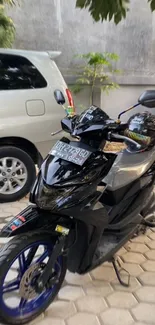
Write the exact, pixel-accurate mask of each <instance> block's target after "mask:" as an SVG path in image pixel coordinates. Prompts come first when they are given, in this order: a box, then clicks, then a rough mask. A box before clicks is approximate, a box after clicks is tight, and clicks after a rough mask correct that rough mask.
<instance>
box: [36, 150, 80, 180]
mask: <svg viewBox="0 0 155 325" xmlns="http://www.w3.org/2000/svg"><path fill="white" fill-rule="evenodd" d="M82 169H83V167H81V166H78V165H75V164H73V163H70V162H67V161H65V160H63V159H61V158H57V157H54V156H52V155H49V156H48V157H47V158H46V160H45V161H44V163H43V164H42V167H41V174H42V178H43V180H44V182H45V183H46V184H47V185H49V186H51V185H56V184H60V183H63V182H65V181H68V180H71V179H75V178H78V176H80V174H81V171H82Z"/></svg>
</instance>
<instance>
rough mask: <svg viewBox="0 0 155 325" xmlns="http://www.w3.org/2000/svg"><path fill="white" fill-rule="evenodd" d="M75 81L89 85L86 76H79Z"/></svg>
mask: <svg viewBox="0 0 155 325" xmlns="http://www.w3.org/2000/svg"><path fill="white" fill-rule="evenodd" d="M76 83H77V84H83V85H84V84H87V85H90V80H89V79H87V78H79V79H77V80H76Z"/></svg>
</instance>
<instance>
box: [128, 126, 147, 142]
mask: <svg viewBox="0 0 155 325" xmlns="http://www.w3.org/2000/svg"><path fill="white" fill-rule="evenodd" d="M124 134H125V135H126V136H127V137H128V138H130V139H132V140H135V141H138V142H139V143H140V144H144V145H149V144H150V142H151V138H150V137H148V136H145V135H142V134H138V133H135V132H133V131H130V130H129V129H126V130H125V132H124Z"/></svg>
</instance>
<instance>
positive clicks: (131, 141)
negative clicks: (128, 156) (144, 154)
mask: <svg viewBox="0 0 155 325" xmlns="http://www.w3.org/2000/svg"><path fill="white" fill-rule="evenodd" d="M113 139H116V140H122V141H126V142H130V143H131V144H133V145H135V146H136V147H137V149H140V148H141V145H140V144H139V143H138V142H136V141H134V140H132V139H130V138H128V137H126V136H124V135H119V134H115V133H112V132H109V133H108V140H109V141H112V140H113Z"/></svg>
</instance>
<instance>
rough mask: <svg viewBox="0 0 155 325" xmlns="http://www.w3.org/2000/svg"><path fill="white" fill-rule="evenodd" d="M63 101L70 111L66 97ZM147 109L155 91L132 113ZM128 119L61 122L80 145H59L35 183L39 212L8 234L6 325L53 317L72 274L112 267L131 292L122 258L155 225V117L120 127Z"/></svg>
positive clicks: (65, 141) (2, 268)
mask: <svg viewBox="0 0 155 325" xmlns="http://www.w3.org/2000/svg"><path fill="white" fill-rule="evenodd" d="M55 98H56V101H57V103H58V104H60V105H62V106H63V105H64V104H65V99H64V96H63V94H62V93H61V92H60V91H59V90H56V91H55ZM140 104H141V105H144V106H146V107H149V108H152V107H155V91H147V92H145V93H144V94H142V96H141V97H140V98H139V102H138V104H136V105H134V106H132V107H131V108H130V109H132V108H134V107H136V106H137V105H140ZM127 111H128V110H127ZM123 113H125V111H124V112H122V113H121V114H120V115H119V118H118V120H117V121H114V120H112V119H110V118H109V116H108V115H107V114H106V113H105V112H104V111H103V110H101V109H100V108H98V107H96V106H92V107H90V108H89V109H87V110H86V111H84V112H83V113H82V114H80V115H75V116H72V117H71V116H69V115H68V116H66V117H65V118H64V119H63V120H62V121H61V125H62V130H63V131H65V132H68V133H69V134H70V135H71V136H72V138H71V137H69V138H66V137H62V139H61V140H60V141H58V142H57V143H56V144H55V146H54V147H53V149H52V150H51V152H50V153H49V154H48V156H47V157H46V159H45V160H44V162H43V164H42V166H41V169H40V171H39V173H38V176H37V179H36V181H35V183H34V186H33V189H32V191H31V194H30V202H31V203H32V205H30V206H28V207H27V208H26V209H25V210H23V211H21V212H20V214H19V215H17V216H16V217H14V218H13V219H12V220H11V221H10V222H9V223H8V224H7V225H6V226H5V227H4V228H3V229H2V231H1V233H0V236H1V237H13V238H12V239H11V240H10V241H9V242H8V243H7V244H6V245H4V246H3V248H2V249H1V251H0V322H1V321H2V322H3V323H7V324H25V323H27V322H29V321H31V320H32V319H34V318H35V317H37V316H38V315H39V314H41V313H42V312H43V311H45V309H46V308H47V307H48V306H49V305H50V304H51V302H52V301H53V300H54V298H55V297H56V295H57V294H58V291H59V290H60V288H61V285H62V283H63V280H64V278H65V274H66V270H67V269H68V270H69V271H70V272H77V273H79V274H85V273H87V272H90V271H91V270H93V269H94V268H96V267H97V266H98V265H100V264H102V263H104V262H106V261H108V262H112V263H113V266H114V269H115V271H116V274H117V277H118V280H119V281H120V283H121V284H122V285H124V286H128V285H129V283H128V282H124V281H123V279H122V277H121V273H120V269H119V266H118V263H117V259H116V258H115V254H116V253H117V251H118V250H119V249H120V248H121V247H122V246H123V245H124V244H125V243H126V242H127V241H128V240H129V239H130V238H132V237H133V236H134V235H135V234H137V233H138V232H139V231H140V230H144V228H146V227H147V226H149V227H154V226H155V222H154V220H153V218H154V210H153V208H154V207H153V205H152V210H151V203H150V201H149V198H150V197H151V195H152V193H153V186H154V181H155V149H154V145H155V136H154V134H155V118H154V116H153V115H151V114H150V113H142V114H135V115H134V116H133V117H132V118H130V120H129V122H128V123H127V124H125V123H121V122H120V117H121V115H122V114H123ZM106 141H116V142H122V143H123V142H125V144H126V148H125V149H124V150H122V151H121V152H119V153H118V154H115V153H112V152H106V151H104V147H105V144H106ZM153 202H154V199H153ZM144 203H145V204H144ZM148 206H149V209H148ZM148 211H149V212H148ZM10 269H11V272H12V273H11V274H14V276H13V277H12V278H11V279H10V277H9V272H10ZM12 270H13V271H12ZM8 295H12V297H15V299H14V303H12V302H13V300H8ZM9 301H10V304H9Z"/></svg>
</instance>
